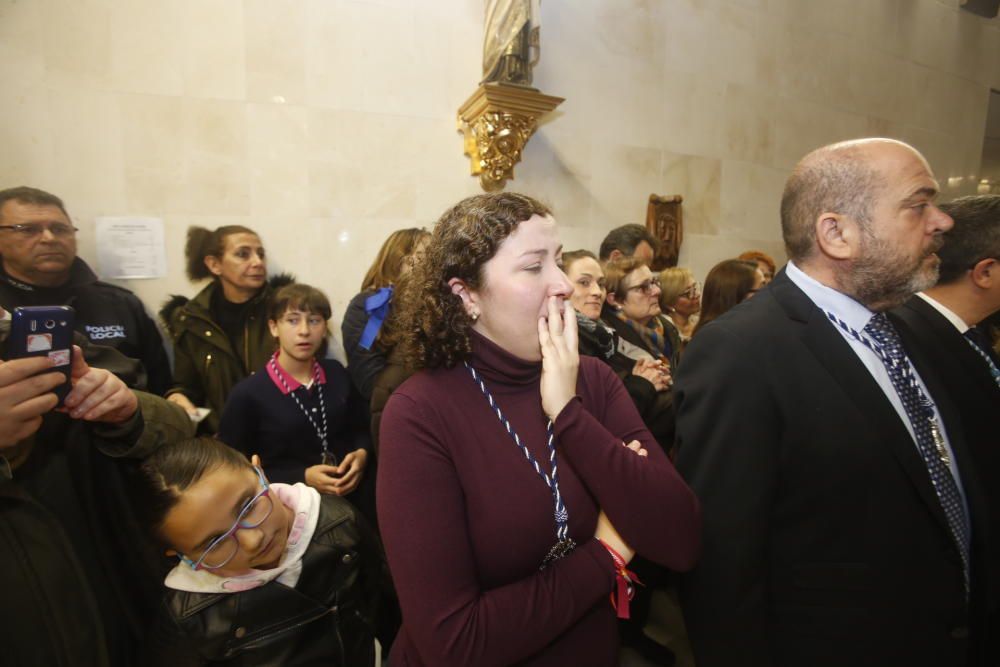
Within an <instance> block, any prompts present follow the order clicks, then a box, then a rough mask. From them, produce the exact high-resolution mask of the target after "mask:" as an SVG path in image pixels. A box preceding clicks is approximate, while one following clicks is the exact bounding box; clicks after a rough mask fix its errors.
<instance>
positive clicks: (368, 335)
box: [358, 287, 392, 350]
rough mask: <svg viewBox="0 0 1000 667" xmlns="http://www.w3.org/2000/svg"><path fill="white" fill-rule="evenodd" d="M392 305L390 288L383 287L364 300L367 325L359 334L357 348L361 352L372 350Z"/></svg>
mask: <svg viewBox="0 0 1000 667" xmlns="http://www.w3.org/2000/svg"><path fill="white" fill-rule="evenodd" d="M391 304H392V287H383V288H381V289H379V290H378V291H376V292H375V293H374V294H372V295H371V296H370V297H368V298H367V299H365V312H366V313H368V323H367V324H365V330H364V331H362V332H361V340H360V341H358V347H360V348H361V349H362V350H370V349H372V345H374V344H375V339H376V338H377V337H378V332H379V330H380V329H381V328H382V323H383V322H385V318H386V317H387V316H388V315H389V307H390V306H391Z"/></svg>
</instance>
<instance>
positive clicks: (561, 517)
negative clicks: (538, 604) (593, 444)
mask: <svg viewBox="0 0 1000 667" xmlns="http://www.w3.org/2000/svg"><path fill="white" fill-rule="evenodd" d="M464 363H465V367H466V368H468V369H469V373H471V374H472V379H473V380H474V381H475V383H476V384H477V385H478V386H479V389H480V391H482V392H483V396H485V397H486V400H487V401H488V402H489V404H490V408H492V410H493V412H494V414H496V416H497V419H499V420H500V423H501V424H503V427H504V428H505V429H506V430H507V433H508V434H509V435H510V437H511V438H513V440H514V444H516V445H517V446H518V448H519V449H520V450H521V453H522V454H524V458H525V460H526V461H527V462H528V463H530V464H531V467H532V468H534V470H535V472H536V473H537V474H538V476H539V477H541V478H542V481H544V482H545V484H546V486H548V487H549V490H550V491H551V492H552V500H553V502H554V504H555V513H554V514H555V520H556V525H557V529H556V536H557V538H558V539H559V540H565V539H566V538H567V536H568V534H569V512H568V511H567V510H566V505H565V504H564V503H563V499H562V493H561V492H560V491H559V466H558V464H557V463H556V447H555V433H554V432H553V430H552V420H549V422H548V425H547V427H546V432H547V434H548V438H547V441H546V445H547V446H548V448H549V466H550V467H551V468H552V474H551V475H549V474H548V473H546V472H545V471H544V470H542V466H541V465H539V463H538V460H537V459H536V458H535V457H534V456H532V454H531V452H530V451H528V448H527V447H526V446H525V445H524V443H522V442H521V438H520V437H519V436H518V435H517V432H516V431H515V430H514V427H513V426H511V425H510V422H509V421H508V420H507V418H506V417H504V415H503V412H502V411H501V410H500V406H499V405H497V403H496V401H495V400H493V394H491V393H490V390H489V389H487V388H486V383H485V382H484V381H483V379H482V378H481V377H480V375H479V373H478V372H476V369H475V368H473V367H472V366H470V365H469V363H468V362H464Z"/></svg>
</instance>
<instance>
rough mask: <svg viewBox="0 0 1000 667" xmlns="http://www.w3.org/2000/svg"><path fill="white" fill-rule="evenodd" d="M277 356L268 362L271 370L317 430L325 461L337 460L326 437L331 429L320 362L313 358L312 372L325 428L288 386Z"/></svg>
mask: <svg viewBox="0 0 1000 667" xmlns="http://www.w3.org/2000/svg"><path fill="white" fill-rule="evenodd" d="M277 357H278V354H277V353H275V354H274V356H273V357H271V361H269V362H268V363H269V364H270V365H271V370H272V371H273V373H274V377H276V378H278V381H279V382H281V386H282V387H284V388H285V393H287V394H288V395H289V396H291V397H292V400H294V401H295V405H297V406H299V410H301V411H302V414H304V415H305V416H306V419H308V420H309V423H310V424H311V425H312V427H313V430H315V431H316V436H317V437H318V438H319V441H320V444H321V445H322V446H323V459H324V461H326V460H334V461H335V460H336V458H334V457H333V456H332V454H331V453H330V446H329V444H328V443H327V439H326V436H327V433H329V430H328V424H327V422H326V402H325V401H324V400H323V384H322V383H321V382H320V381H319V379H320V367H319V363H318V362H317V361H316V360H315V359H313V362H312V374H313V382H314V383H315V384H316V391H317V397H318V398H319V410H320V415H321V418H322V421H323V428H320V427H319V425H318V424H317V423H316V420H314V419H313V418H312V415H311V414H309V411H308V410H307V409H306V406H304V405H302V401H300V400H299V397H298V396H296V395H295V392H294V391H292V388H291V387H289V386H288V382H287V381H285V374H284V371H283V370H282V369H280V368H278V363H277ZM334 465H336V464H334Z"/></svg>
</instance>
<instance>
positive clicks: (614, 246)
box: [0, 139, 1000, 667]
mask: <svg viewBox="0 0 1000 667" xmlns="http://www.w3.org/2000/svg"><path fill="white" fill-rule="evenodd" d="M937 195H938V186H937V182H936V181H935V179H934V176H933V172H932V171H931V168H930V166H929V165H928V164H927V162H926V161H925V160H924V158H923V157H922V156H921V155H920V153H918V152H917V151H916V150H915V149H914V148H913V147H911V146H908V145H906V144H903V143H901V142H898V141H894V140H888V139H862V140H856V141H850V142H843V143H839V144H833V145H830V146H824V147H822V148H819V149H817V150H815V151H813V152H811V153H809V154H808V155H806V156H805V157H804V158H803V159H802V160H801V161H800V162H799V164H798V165H797V166H796V167H795V169H794V170H793V172H792V173H791V175H790V176H789V179H788V181H787V184H786V187H785V191H784V193H783V196H782V199H781V202H780V206H779V202H775V209H776V211H778V210H780V219H781V232H782V236H783V239H784V242H785V248H786V253H787V255H788V262H787V263H786V264H785V265H784V267H781V268H780V270H779V267H778V266H777V265H776V263H775V261H774V260H773V259H772V258H771V257H770V256H768V255H767V254H765V253H763V252H760V251H758V250H750V251H747V252H745V253H743V254H741V255H740V256H738V257H733V258H724V259H722V260H721V261H720V262H719V263H717V264H716V265H715V266H714V267H712V268H711V270H710V271H709V272H708V273H707V275H706V276H705V278H704V281H703V282H699V281H698V280H697V279H696V277H695V275H694V273H693V272H692V271H691V270H689V269H687V268H684V267H676V266H668V267H662V266H660V259H659V258H658V250H659V242H658V240H657V239H656V238H655V237H654V236H653V235H652V234H650V232H649V231H647V229H646V228H645V227H644V226H642V225H634V224H630V225H624V226H620V227H616V228H614V229H611V230H610V231H609V232H608V233H607V235H606V237H605V239H604V241H603V242H602V243H601V245H600V247H599V248H598V249H597V253H596V254H595V253H594V252H592V251H591V250H589V249H574V250H569V249H564V247H563V244H562V242H561V240H560V233H559V226H558V222H557V220H558V212H557V211H555V212H554V211H552V210H550V209H549V208H548V207H547V206H546V205H545V204H543V203H541V202H539V201H537V200H535V199H533V198H531V197H528V196H525V195H521V194H516V193H503V192H501V193H494V194H483V195H477V196H472V197H468V198H466V199H463V200H462V201H460V202H458V203H457V204H455V205H454V206H453V207H451V208H449V209H448V210H447V211H445V212H444V213H443V215H442V216H441V217H440V219H439V220H438V221H437V222H436V224H435V225H434V226H433V228H432V229H430V230H425V229H420V228H412V229H402V230H399V231H396V232H393V233H392V234H391V235H390V236H389V237H388V238H387V239H386V241H385V243H384V244H383V245H382V247H381V249H380V250H379V251H378V253H377V255H376V257H375V258H374V261H373V262H372V265H371V268H370V269H369V270H368V272H367V273H366V275H365V276H364V277H363V279H362V280H361V281H360V291H359V292H358V294H357V295H356V296H355V297H354V298H353V299H352V300H351V301H350V304H349V306H348V307H347V310H346V312H345V313H344V314H343V317H342V326H341V337H340V340H341V342H342V344H343V347H344V352H345V356H346V359H347V364H346V366H345V365H342V364H340V363H339V362H338V361H336V360H335V359H334V358H333V356H332V355H331V354H330V353H329V346H330V345H331V344H337V343H336V342H335V341H334V340H333V337H332V335H331V332H330V325H329V322H330V320H331V318H332V316H333V312H332V309H331V305H330V301H329V300H328V298H327V296H326V295H325V294H324V293H323V291H322V290H321V289H318V288H317V287H314V286H310V285H307V284H305V283H302V282H298V280H297V278H296V277H294V276H290V275H277V276H272V275H269V273H268V269H267V254H266V252H265V248H264V244H263V241H262V239H261V237H260V236H259V235H258V234H257V233H256V232H255V231H253V230H251V229H249V228H247V227H243V226H236V225H233V226H224V227H220V228H218V229H215V230H208V229H203V228H199V227H192V228H191V229H189V230H188V236H187V244H186V247H185V258H186V267H185V268H186V272H187V276H188V277H189V278H190V280H191V281H192V282H193V283H204V285H203V287H202V288H201V289H200V291H198V292H197V294H196V295H195V296H193V297H192V298H190V299H188V298H185V297H180V296H177V297H172V298H171V299H170V300H169V301H168V302H167V303H166V304H163V305H162V307H161V308H160V309H159V311H158V313H159V318H160V325H161V326H162V329H163V331H164V332H165V333H166V337H167V340H168V342H169V343H170V345H171V346H172V349H173V364H172V366H171V364H170V363H169V362H168V357H167V353H166V348H165V347H164V341H163V338H162V337H161V335H160V333H159V327H158V326H157V325H156V323H154V321H153V320H152V318H151V317H150V316H149V315H148V314H147V308H146V306H145V305H144V304H142V303H141V302H140V301H139V299H137V298H136V296H135V295H134V294H132V293H131V292H129V291H128V290H126V289H123V288H121V287H118V286H114V285H111V284H109V283H105V282H102V281H101V280H99V279H98V277H97V275H96V274H95V273H94V271H93V270H92V269H91V268H90V267H89V266H87V264H86V263H85V262H84V261H83V260H82V259H81V258H80V257H78V256H77V254H76V236H75V232H76V228H75V227H74V225H73V223H72V221H71V218H70V216H69V214H68V213H67V210H66V207H65V205H64V204H63V202H62V201H61V200H60V199H59V198H58V197H57V196H55V195H53V194H50V193H47V192H44V191H42V190H38V189H35V188H29V187H17V188H11V189H8V190H4V191H0V306H2V311H0V312H2V314H3V317H2V318H0V360H2V361H0V559H2V560H0V562H2V563H3V565H4V566H3V567H0V586H3V587H4V590H6V591H8V595H7V600H8V604H7V605H5V607H4V611H3V614H2V616H0V618H2V619H3V620H2V621H0V628H2V630H0V632H2V633H3V634H2V641H3V645H4V650H5V664H6V661H7V660H8V659H9V660H10V661H11V662H10V664H14V665H36V664H37V665H82V664H87V665H101V666H118V665H133V664H136V665H137V664H143V665H146V664H150V665H173V666H179V665H201V664H232V665H298V664H301V665H305V664H328V665H347V666H351V667H355V666H356V667H361V666H363V665H373V664H374V663H375V660H376V658H375V656H376V645H379V646H381V649H382V651H384V653H385V655H387V656H388V657H387V660H388V664H390V665H399V666H402V665H410V666H416V665H428V666H430V665H445V666H453V665H454V666H458V665H474V666H476V667H480V666H486V665H515V664H516V665H538V666H543V665H544V666H551V667H561V666H564V665H565V666H569V665H573V666H577V665H580V666H585V665H595V666H610V665H615V664H617V663H618V660H619V656H620V651H621V647H622V645H623V644H624V645H626V646H629V647H632V648H633V649H634V650H636V651H638V652H639V653H640V654H642V655H644V656H645V657H646V659H647V660H648V661H649V662H651V663H653V664H658V665H671V664H673V660H674V656H673V654H672V653H671V651H670V650H669V649H668V648H667V647H665V646H663V645H661V644H659V643H657V642H656V641H654V640H653V639H652V638H651V637H650V636H649V635H647V634H646V633H645V632H644V627H645V626H646V624H647V622H648V621H649V620H650V617H651V604H650V602H651V597H652V596H651V593H652V591H653V590H667V591H670V592H671V594H676V595H677V596H678V597H679V600H680V605H681V608H682V610H683V614H684V621H685V625H686V631H687V633H688V634H689V637H690V642H691V647H692V649H693V653H694V658H695V660H696V662H697V664H698V665H699V667H716V666H720V667H721V666H726V667H728V666H731V665H752V666H761V667H763V666H771V665H773V666H776V667H777V666H787V667H797V666H802V667H806V666H808V667H822V666H825V665H830V666H833V665H838V666H839V665H845V664H850V665H872V666H875V665H880V666H882V665H908V666H910V665H912V666H917V667H920V666H923V665H926V666H927V667H932V666H933V667H941V666H943V665H948V666H955V667H959V666H962V667H966V666H968V667H987V666H992V665H996V664H1000V639H998V638H1000V418H998V417H997V415H1000V370H998V367H1000V360H998V357H997V345H998V341H997V335H996V333H997V332H996V326H995V325H996V322H997V318H998V317H1000V316H998V315H997V313H1000V196H996V195H979V196H971V197H963V198H960V199H957V200H954V201H952V202H947V203H942V204H939V203H937V201H936V200H937ZM55 305H68V306H71V307H72V308H73V309H74V311H75V320H74V326H75V329H76V332H75V338H74V343H75V344H74V345H73V347H72V350H71V353H70V356H69V357H67V360H68V366H69V368H68V370H67V371H66V372H67V374H68V378H69V379H68V381H69V385H70V387H69V388H70V391H69V393H68V394H67V395H66V397H65V400H63V401H62V402H60V400H59V398H58V397H57V396H56V394H55V393H54V389H55V388H56V387H57V386H59V385H62V384H64V383H65V382H66V376H65V375H64V374H63V373H60V372H52V371H53V370H54V367H55V366H58V365H59V363H61V362H60V361H58V360H57V359H56V358H55V357H54V356H53V355H52V354H50V355H49V356H48V357H46V356H34V357H25V358H13V357H12V356H11V355H10V354H8V350H12V349H16V348H15V347H10V344H11V342H12V341H10V340H9V338H10V336H16V335H18V334H16V333H11V332H12V331H16V329H14V330H12V328H11V325H10V320H11V313H12V311H15V314H17V313H18V312H20V311H17V309H21V308H25V307H30V306H55ZM13 342H17V341H13Z"/></svg>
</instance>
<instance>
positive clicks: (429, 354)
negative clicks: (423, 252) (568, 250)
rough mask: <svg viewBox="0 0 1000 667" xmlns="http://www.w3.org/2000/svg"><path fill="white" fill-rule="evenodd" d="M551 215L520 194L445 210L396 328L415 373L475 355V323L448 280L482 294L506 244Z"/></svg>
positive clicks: (405, 289)
mask: <svg viewBox="0 0 1000 667" xmlns="http://www.w3.org/2000/svg"><path fill="white" fill-rule="evenodd" d="M551 214H552V212H551V211H550V210H549V208H548V207H547V206H545V205H544V204H542V203H541V202H538V201H536V200H534V199H532V198H531V197H528V196H526V195H522V194H517V193H515V192H497V193H490V194H482V195H475V196H472V197H467V198H466V199H463V200H462V201H460V202H458V203H457V204H455V205H454V206H453V207H451V208H450V209H448V210H447V211H445V213H444V215H442V216H441V218H440V219H439V220H438V222H437V225H435V227H434V231H433V233H432V234H431V241H430V244H429V245H428V246H427V256H426V258H425V260H424V262H422V263H421V264H419V265H418V266H416V267H415V268H414V270H413V272H412V273H411V275H410V280H407V281H404V284H403V285H402V286H401V293H400V298H399V301H398V308H399V312H398V314H397V316H398V319H397V321H396V326H397V327H398V332H399V339H400V344H401V345H403V353H404V356H405V359H406V363H407V365H408V366H409V367H410V368H412V369H414V370H418V369H421V368H439V367H442V366H443V367H445V368H451V367H452V366H454V365H456V364H457V363H459V362H460V361H462V360H464V359H466V358H467V357H468V356H469V354H470V353H471V351H472V348H471V343H470V342H469V329H471V328H472V324H473V322H472V319H471V318H470V317H469V315H468V313H466V311H465V308H464V306H463V305H462V300H461V298H459V297H458V296H456V295H455V294H452V291H451V287H450V286H449V285H448V281H449V280H451V279H452V278H458V279H459V280H461V281H463V282H464V283H465V284H466V285H467V286H468V287H469V288H470V289H474V290H478V289H482V287H483V285H484V281H483V266H484V265H485V264H486V262H488V261H489V260H490V259H492V258H493V256H494V255H495V254H496V253H497V250H498V249H499V247H500V244H501V243H503V241H504V239H506V238H507V237H508V236H510V235H511V234H512V233H513V232H514V230H515V229H516V228H517V225H518V224H519V223H521V222H524V221H525V220H527V219H529V218H530V217H531V216H533V215H540V216H548V215H551Z"/></svg>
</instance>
